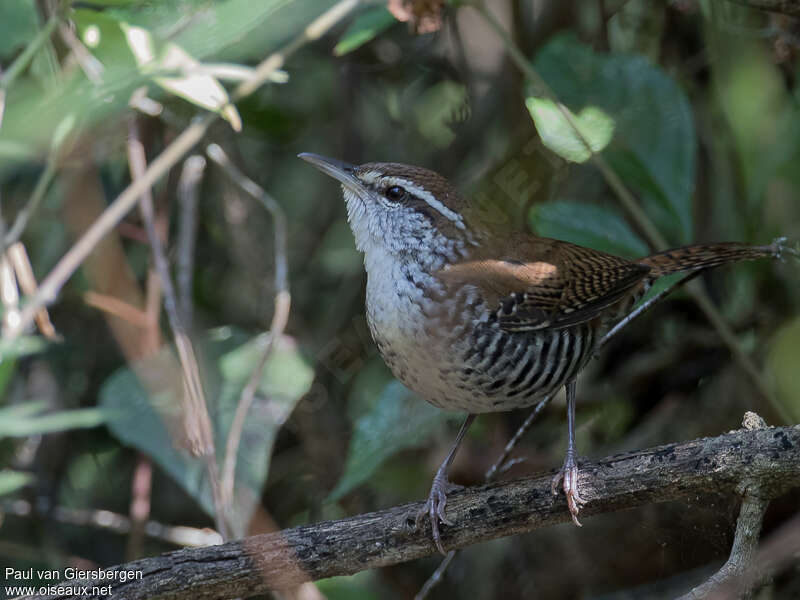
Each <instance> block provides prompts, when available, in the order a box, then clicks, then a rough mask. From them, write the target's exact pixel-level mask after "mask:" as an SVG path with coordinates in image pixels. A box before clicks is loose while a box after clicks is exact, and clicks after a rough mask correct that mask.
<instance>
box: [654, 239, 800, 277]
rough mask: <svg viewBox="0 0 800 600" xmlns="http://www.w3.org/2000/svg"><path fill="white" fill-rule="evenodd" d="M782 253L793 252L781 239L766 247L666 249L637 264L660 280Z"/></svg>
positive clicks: (730, 244) (731, 244)
mask: <svg viewBox="0 0 800 600" xmlns="http://www.w3.org/2000/svg"><path fill="white" fill-rule="evenodd" d="M783 252H789V253H791V254H794V253H795V252H796V251H795V250H794V249H792V248H789V247H787V246H786V245H785V240H784V239H778V240H775V241H774V242H773V243H772V244H770V245H769V246H748V245H747V244H740V243H737V242H726V243H721V244H699V245H696V246H684V247H683V248H675V249H673V250H666V251H664V252H659V253H658V254H653V255H652V256H648V257H646V258H643V259H641V260H639V262H640V263H641V264H644V265H647V266H648V267H650V269H651V270H650V276H651V277H663V276H664V275H672V274H673V273H682V272H689V271H697V270H699V269H710V268H713V267H719V266H720V265H724V264H727V263H732V262H738V261H740V260H756V259H758V258H780V257H781V254H782V253H783Z"/></svg>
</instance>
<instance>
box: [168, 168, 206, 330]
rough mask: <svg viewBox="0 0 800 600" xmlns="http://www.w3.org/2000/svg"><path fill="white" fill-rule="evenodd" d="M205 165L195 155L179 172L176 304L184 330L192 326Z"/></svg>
mask: <svg viewBox="0 0 800 600" xmlns="http://www.w3.org/2000/svg"><path fill="white" fill-rule="evenodd" d="M205 168H206V159H205V158H203V157H202V156H200V155H199V154H196V155H194V156H190V157H189V158H187V159H186V160H185V161H184V163H183V171H181V178H180V181H179V182H178V202H179V204H180V207H181V210H180V217H179V220H178V243H177V247H178V252H177V254H178V258H177V264H176V268H177V275H176V277H175V279H176V282H177V284H178V305H179V306H180V309H181V314H182V315H183V319H184V322H185V323H186V327H187V329H191V328H192V321H193V320H194V309H193V303H192V280H193V274H194V247H195V242H196V240H197V200H198V195H199V194H198V192H199V187H200V183H201V182H202V180H203V173H204V171H205Z"/></svg>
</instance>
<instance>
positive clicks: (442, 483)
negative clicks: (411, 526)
mask: <svg viewBox="0 0 800 600" xmlns="http://www.w3.org/2000/svg"><path fill="white" fill-rule="evenodd" d="M460 489H463V486H460V485H456V484H455V483H451V482H450V481H449V480H448V479H447V476H446V475H445V474H444V473H437V474H436V477H434V478H433V483H432V484H431V492H430V494H428V499H427V500H426V501H425V505H424V506H423V507H422V508H421V509H420V511H419V512H418V513H417V518H416V521H415V522H416V526H417V529H419V528H420V527H421V526H422V524H423V521H424V520H425V519H426V518H427V519H429V520H430V522H431V532H432V533H433V541H434V543H435V544H436V547H437V548H438V549H439V552H441V553H442V554H444V555H447V552H446V551H445V549H444V546H442V537H441V535H440V534H439V523H442V524H444V525H452V523H451V522H450V521H448V520H447V516H446V514H445V508H446V507H447V494H448V493H449V492H453V491H456V490H460Z"/></svg>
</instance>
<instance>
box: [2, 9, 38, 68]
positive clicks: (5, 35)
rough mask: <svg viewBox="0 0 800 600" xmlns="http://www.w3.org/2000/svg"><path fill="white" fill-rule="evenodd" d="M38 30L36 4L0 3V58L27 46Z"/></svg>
mask: <svg viewBox="0 0 800 600" xmlns="http://www.w3.org/2000/svg"><path fill="white" fill-rule="evenodd" d="M37 30H38V26H37V18H36V4H35V3H34V2H31V0H2V2H0V58H8V57H9V56H10V55H11V54H12V53H13V52H14V51H16V50H17V49H18V48H21V47H22V46H24V45H25V44H27V43H28V42H29V41H31V39H33V37H34V36H35V35H36V32H37Z"/></svg>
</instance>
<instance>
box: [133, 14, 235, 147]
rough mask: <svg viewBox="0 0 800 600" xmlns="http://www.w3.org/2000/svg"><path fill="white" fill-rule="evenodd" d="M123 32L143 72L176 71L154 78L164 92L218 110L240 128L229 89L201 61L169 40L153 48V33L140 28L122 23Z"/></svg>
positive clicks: (232, 125) (208, 108)
mask: <svg viewBox="0 0 800 600" xmlns="http://www.w3.org/2000/svg"><path fill="white" fill-rule="evenodd" d="M121 27H122V31H123V32H124V33H125V37H126V39H127V40H128V45H129V46H130V49H131V52H133V56H134V58H135V59H136V64H137V65H139V68H140V69H141V70H142V72H143V73H145V74H156V73H161V72H164V73H178V74H180V75H178V76H175V77H159V76H155V77H153V81H155V82H156V83H157V84H158V85H160V86H161V87H162V88H164V89H165V90H166V91H168V92H170V93H171V94H174V95H176V96H180V97H181V98H183V99H184V100H188V101H189V102H192V103H193V104H196V105H197V106H201V107H203V108H205V109H207V110H211V111H214V112H218V113H219V114H220V116H221V117H222V118H223V119H225V120H226V121H228V122H229V123H230V124H231V127H233V129H234V131H241V129H242V120H241V118H240V117H239V112H238V111H237V110H236V107H235V106H233V104H231V103H230V98H229V97H228V92H227V91H225V88H224V87H222V84H220V82H219V81H217V80H216V79H215V78H214V77H211V76H210V75H208V74H206V73H203V72H201V71H200V62H198V61H197V60H195V59H194V58H193V57H192V56H190V55H189V53H187V52H186V51H185V50H183V48H181V47H180V46H178V45H177V44H174V43H172V42H169V43H167V44H166V45H165V46H164V47H163V48H161V49H156V44H155V42H154V40H153V36H152V35H151V34H150V32H149V31H147V30H146V29H143V28H141V27H135V26H131V25H128V24H127V23H123V24H122V25H121Z"/></svg>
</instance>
